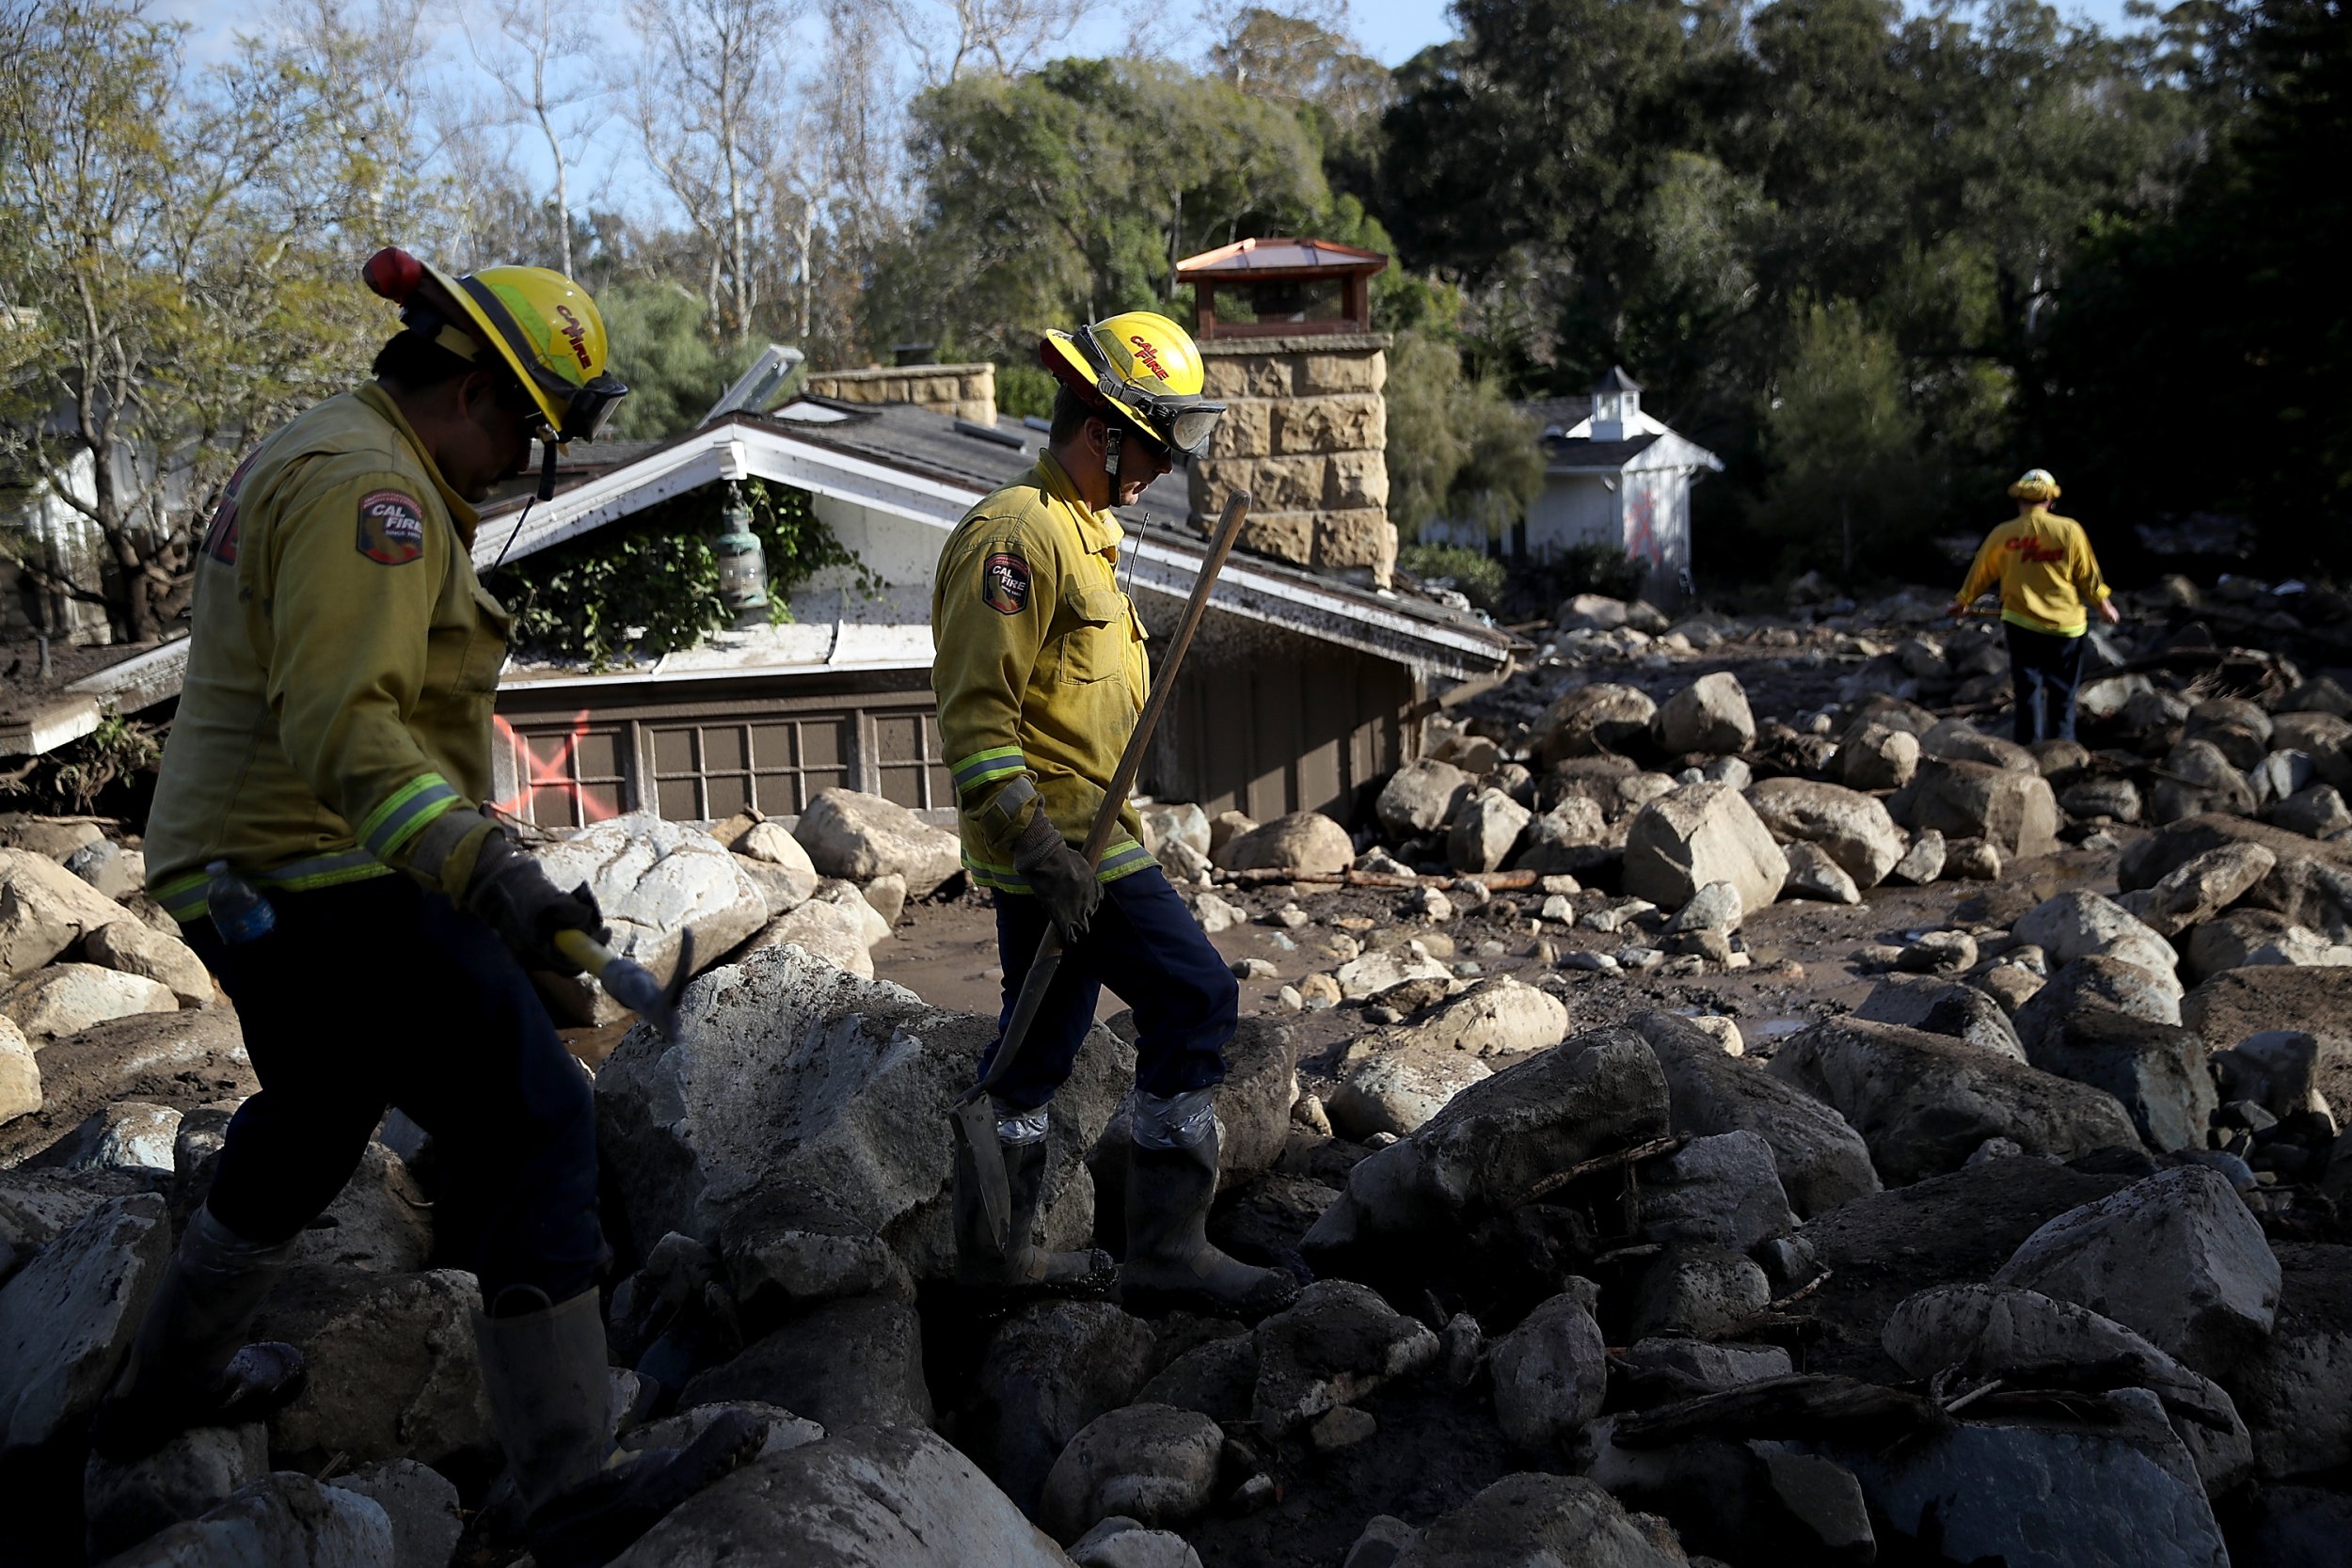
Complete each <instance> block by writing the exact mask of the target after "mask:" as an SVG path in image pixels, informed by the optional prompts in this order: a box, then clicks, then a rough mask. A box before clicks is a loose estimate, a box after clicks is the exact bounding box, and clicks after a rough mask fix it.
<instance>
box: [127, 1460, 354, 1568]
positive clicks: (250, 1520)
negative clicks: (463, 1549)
mask: <svg viewBox="0 0 2352 1568" xmlns="http://www.w3.org/2000/svg"><path fill="white" fill-rule="evenodd" d="M394 1553H395V1547H394V1544H393V1535H392V1522H391V1519H390V1517H389V1515H387V1514H386V1513H385V1512H384V1510H383V1508H382V1507H381V1506H380V1505H378V1504H377V1503H376V1501H375V1499H373V1497H362V1496H360V1495H359V1494H358V1493H357V1492H354V1491H350V1490H348V1489H347V1488H344V1487H341V1486H329V1485H326V1484H323V1483H321V1482H319V1481H312V1480H311V1479H310V1477H309V1476H306V1475H302V1474H299V1473H297V1472H294V1471H291V1470H280V1471H278V1472H276V1473H274V1474H271V1475H266V1476H263V1477H262V1478H261V1480H259V1481H253V1482H251V1483H249V1484H248V1485H246V1486H244V1487H242V1488H240V1489H239V1490H238V1491H237V1493H236V1494H235V1495H234V1496H232V1497H230V1498H229V1500H228V1501H226V1502H224V1503H222V1504H221V1505H220V1506H219V1507H217V1508H215V1509H213V1510H212V1511H210V1512H209V1513H204V1514H203V1515H201V1516H200V1517H198V1518H195V1519H190V1520H188V1521H186V1522H185V1523H183V1524H177V1525H174V1526H172V1527H171V1528H169V1529H167V1530H164V1531H162V1532H161V1533H160V1534H157V1535H152V1536H150V1537H149V1538H148V1539H147V1540H145V1541H143V1542H141V1543H140V1544H138V1545H136V1546H134V1547H132V1548H131V1549H130V1550H129V1551H127V1552H125V1553H123V1554H122V1555H121V1556H120V1557H118V1558H115V1559H113V1560H112V1561H111V1563H110V1564H109V1568H245V1565H246V1564H247V1563H254V1564H261V1563H268V1564H272V1565H275V1564H278V1563H287V1564H293V1563H300V1564H302V1565H303V1568H394V1564H395V1562H396V1558H395V1555H394Z"/></svg>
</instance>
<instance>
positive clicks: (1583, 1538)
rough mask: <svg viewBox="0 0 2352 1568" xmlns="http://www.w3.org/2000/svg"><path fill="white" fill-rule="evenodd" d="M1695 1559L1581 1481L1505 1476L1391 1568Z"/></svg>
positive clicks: (1625, 1564) (1661, 1566)
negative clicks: (1661, 1538)
mask: <svg viewBox="0 0 2352 1568" xmlns="http://www.w3.org/2000/svg"><path fill="white" fill-rule="evenodd" d="M1688 1561H1689V1559H1688V1558H1686V1557H1684V1556H1683V1554H1682V1551H1681V1549H1680V1548H1679V1547H1678V1546H1677V1545H1675V1544H1673V1542H1672V1538H1671V1537H1668V1538H1667V1539H1665V1540H1664V1541H1661V1540H1660V1538H1659V1537H1658V1535H1657V1534H1656V1533H1654V1531H1653V1530H1652V1529H1645V1528H1643V1526H1642V1525H1641V1524H1638V1523H1636V1522H1635V1521H1634V1519H1633V1518H1632V1517H1631V1516H1629V1514H1628V1513H1626V1511H1625V1510H1624V1508H1623V1507H1621V1506H1619V1504H1618V1502H1617V1500H1616V1499H1615V1498H1614V1497H1611V1496H1610V1495H1609V1494H1608V1493H1606V1492H1604V1491H1602V1490H1601V1489H1600V1488H1599V1487H1598V1486H1597V1485H1595V1484H1594V1483H1593V1482H1591V1481H1586V1480H1584V1479H1583V1478H1582V1477H1581V1476H1554V1475H1542V1474H1536V1473H1527V1474H1522V1475H1514V1476H1505V1477H1503V1478H1502V1480H1501V1481H1496V1482H1495V1483H1494V1484H1493V1485H1491V1486H1489V1487H1487V1488H1486V1490H1484V1491H1482V1492H1480V1493H1479V1494H1478V1496H1476V1497H1472V1498H1471V1499H1470V1501H1469V1502H1466V1503H1464V1504H1463V1505H1462V1506H1461V1507H1459V1508H1457V1509H1455V1510H1454V1512H1453V1513H1447V1514H1444V1515H1442V1516H1440V1517H1439V1518H1438V1519H1437V1520H1436V1521H1434V1522H1433V1523H1432V1524H1430V1526H1429V1527H1428V1528H1426V1529H1423V1530H1422V1532H1421V1534H1420V1536H1419V1537H1418V1538H1417V1539H1416V1540H1415V1541H1414V1542H1413V1544H1411V1545H1409V1546H1406V1548H1405V1549H1404V1551H1402V1552H1400V1553H1399V1554H1398V1555H1397V1557H1396V1560H1395V1562H1394V1564H1393V1568H1517V1565H1522V1564H1523V1565H1525V1568H1550V1565H1551V1564H1554V1563H1557V1564H1559V1565H1560V1568H1683V1565H1684V1564H1685V1563H1687V1562H1688Z"/></svg>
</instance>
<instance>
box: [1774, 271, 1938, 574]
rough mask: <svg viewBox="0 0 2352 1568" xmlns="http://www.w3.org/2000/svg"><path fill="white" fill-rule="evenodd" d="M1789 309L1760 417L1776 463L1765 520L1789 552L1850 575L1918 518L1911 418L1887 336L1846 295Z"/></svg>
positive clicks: (1907, 532)
mask: <svg viewBox="0 0 2352 1568" xmlns="http://www.w3.org/2000/svg"><path fill="white" fill-rule="evenodd" d="M1797 309H1798V320H1797V323H1796V327H1795V334H1794V336H1795V339H1796V351H1795V353H1794V355H1793V356H1791V358H1790V360H1789V364H1788V369H1787V370H1786V371H1784V372H1782V373H1781V376H1780V381H1779V387H1778V395H1777V396H1776V397H1774V398H1773V399H1772V402H1771V404H1770V405H1769V406H1768V408H1767V410H1766V413H1765V415H1764V433H1765V450H1766V451H1767V452H1768V453H1769V455H1770V456H1771V459H1772V463H1773V465H1774V468H1775V472H1774V474H1773V477H1772V483H1771V486H1770V488H1769V489H1768V490H1767V491H1766V493H1765V499H1764V508H1763V510H1764V520H1765V523H1766V526H1767V527H1768V528H1769V529H1770V530H1771V531H1772V532H1773V533H1775V534H1777V535H1778V536H1779V537H1780V538H1781V539H1782V540H1784V541H1785V542H1786V543H1787V545H1788V549H1789V552H1790V553H1791V554H1792V555H1794V556H1796V557H1797V558H1799V559H1800V560H1819V559H1821V558H1822V557H1823V556H1825V555H1826V556H1827V558H1828V559H1830V560H1832V561H1834V562H1836V565H1837V569H1838V570H1839V572H1840V573H1841V574H1843V576H1844V577H1845V578H1847V579H1848V580H1851V579H1852V577H1853V575H1854V572H1855V569H1856V568H1857V566H1858V565H1860V564H1861V563H1863V562H1866V561H1871V560H1877V561H1884V560H1886V559H1887V552H1888V550H1889V548H1890V547H1891V546H1898V545H1900V544H1901V543H1903V542H1904V541H1905V540H1907V539H1909V538H1911V537H1914V536H1915V534H1916V532H1917V530H1918V526H1919V524H1920V522H1921V521H1922V520H1923V519H1922V518H1921V516H1920V514H1919V511H1918V509H1917V498H1918V494H1919V488H1920V486H1919V457H1918V441H1919V421H1918V419H1917V417H1916V416H1915V415H1914V414H1913V413H1912V411H1911V406H1910V404H1907V403H1906V402H1905V401H1904V398H1903V383H1902V360H1901V357H1900V356H1899V355H1898V354H1897V353H1896V351H1895V345H1894V343H1893V341H1891V340H1890V339H1888V338H1887V337H1886V336H1885V335H1884V334H1883V333H1880V332H1874V331H1872V330H1871V329H1870V327H1869V325H1867V323H1866V322H1865V321H1864V320H1863V316H1862V311H1861V309H1860V308H1859V307H1858V306H1856V305H1855V304H1854V302H1853V301H1851V300H1850V299H1836V300H1832V301H1830V302H1829V303H1828V304H1826V305H1820V304H1814V303H1811V302H1809V301H1807V302H1800V303H1799V305H1798V307H1797Z"/></svg>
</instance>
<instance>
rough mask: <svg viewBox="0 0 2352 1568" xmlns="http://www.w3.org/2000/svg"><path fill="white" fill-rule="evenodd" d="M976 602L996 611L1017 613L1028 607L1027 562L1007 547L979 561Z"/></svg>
mask: <svg viewBox="0 0 2352 1568" xmlns="http://www.w3.org/2000/svg"><path fill="white" fill-rule="evenodd" d="M980 602H981V603H982V604H984V605H986V606H988V608H989V609H991V610H994V611H996V612H997V613H998V614H999V615H1018V614H1020V613H1021V612H1022V611H1023V610H1026V609H1028V608H1029V563H1028V562H1025V561H1024V560H1022V559H1021V558H1020V557H1019V556H1017V555H1014V554H1013V553H1012V552H1011V551H1009V550H998V551H996V552H995V553H994V554H993V555H991V556H990V557H989V558H988V559H987V560H986V561H985V562H981V563H980Z"/></svg>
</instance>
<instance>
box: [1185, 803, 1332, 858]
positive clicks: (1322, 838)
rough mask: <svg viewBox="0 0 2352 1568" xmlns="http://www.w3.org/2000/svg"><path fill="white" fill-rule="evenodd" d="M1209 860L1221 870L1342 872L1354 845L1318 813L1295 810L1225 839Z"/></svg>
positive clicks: (1325, 817) (1329, 820)
mask: <svg viewBox="0 0 2352 1568" xmlns="http://www.w3.org/2000/svg"><path fill="white" fill-rule="evenodd" d="M1209 859H1210V861H1211V862H1212V863H1214V864H1215V865H1216V867H1217V868H1218V869H1219V870H1221V871H1299V872H1324V871H1344V870H1346V869H1347V868H1348V867H1349V866H1350V865H1352V864H1354V863H1355V860H1356V844H1355V841H1354V840H1353V839H1351V838H1349V837H1348V836H1347V830H1346V829H1345V828H1343V827H1341V826H1340V825H1339V824H1338V823H1337V822H1334V821H1332V820H1331V819H1330V818H1329V817H1327V816H1324V815H1323V814H1322V813H1321V812H1314V811H1295V812H1292V813H1291V814H1290V815H1289V816H1278V817H1276V818H1275V819H1274V820H1273V821H1271V822H1268V823H1265V824H1264V825H1263V826H1261V827H1256V828H1252V829H1250V830H1249V832H1246V833H1241V834H1239V835H1237V836H1235V837H1233V838H1230V839H1228V840H1226V841H1225V843H1224V844H1223V845H1222V846H1221V847H1219V848H1218V849H1217V851H1216V854H1214V855H1211V856H1210V857H1209Z"/></svg>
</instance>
